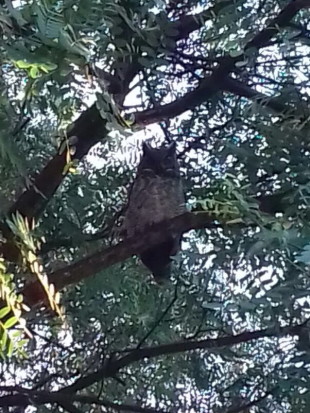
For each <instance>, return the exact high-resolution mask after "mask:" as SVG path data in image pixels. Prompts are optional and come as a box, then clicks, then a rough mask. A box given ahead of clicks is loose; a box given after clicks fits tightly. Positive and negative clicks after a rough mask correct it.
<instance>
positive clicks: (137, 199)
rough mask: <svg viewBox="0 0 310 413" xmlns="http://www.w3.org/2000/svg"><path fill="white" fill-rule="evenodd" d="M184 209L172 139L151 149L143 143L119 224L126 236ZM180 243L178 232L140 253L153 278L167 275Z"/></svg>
mask: <svg viewBox="0 0 310 413" xmlns="http://www.w3.org/2000/svg"><path fill="white" fill-rule="evenodd" d="M185 211H186V207H185V197H184V191H183V186H182V181H181V177H180V172H179V165H178V161H177V157H176V145H175V142H173V143H170V144H169V145H168V146H164V145H162V146H161V147H159V148H152V147H151V146H150V144H149V143H147V142H144V143H143V155H142V158H141V161H140V163H139V165H138V170H137V175H136V178H135V180H134V183H133V186H132V188H131V192H130V194H129V199H128V205H127V209H126V212H125V216H124V222H123V225H122V232H123V233H124V234H125V236H127V237H131V236H134V235H135V234H137V233H141V232H144V231H145V230H147V228H148V227H150V226H151V225H152V224H155V223H158V222H160V221H163V220H168V219H171V218H174V217H176V216H178V215H181V214H182V213H184V212H185ZM180 243H181V234H179V235H178V234H171V237H169V238H168V239H167V240H166V241H165V242H163V243H161V244H159V245H156V246H154V247H150V249H147V250H146V251H145V252H143V253H142V254H141V256H140V259H141V261H142V262H143V264H144V265H145V266H146V267H147V268H148V269H149V270H150V271H151V272H152V273H153V275H154V278H155V280H156V281H158V282H161V281H162V280H163V279H165V278H168V277H169V275H170V272H171V256H173V255H175V254H176V253H177V252H178V250H179V248H180Z"/></svg>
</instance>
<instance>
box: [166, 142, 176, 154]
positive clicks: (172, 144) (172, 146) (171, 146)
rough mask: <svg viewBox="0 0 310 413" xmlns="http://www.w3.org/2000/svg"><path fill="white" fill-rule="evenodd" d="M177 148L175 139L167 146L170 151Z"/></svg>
mask: <svg viewBox="0 0 310 413" xmlns="http://www.w3.org/2000/svg"><path fill="white" fill-rule="evenodd" d="M175 148H176V143H175V142H174V141H173V142H171V143H170V144H169V145H168V146H167V149H168V151H169V152H173V151H174V150H175Z"/></svg>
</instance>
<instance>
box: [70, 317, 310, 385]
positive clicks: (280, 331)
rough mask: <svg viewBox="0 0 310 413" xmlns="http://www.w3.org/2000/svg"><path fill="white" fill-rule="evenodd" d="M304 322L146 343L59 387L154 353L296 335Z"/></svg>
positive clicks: (93, 379) (110, 373) (106, 374)
mask: <svg viewBox="0 0 310 413" xmlns="http://www.w3.org/2000/svg"><path fill="white" fill-rule="evenodd" d="M304 324H305V323H303V324H298V325H295V326H287V327H280V328H277V329H276V330H275V329H264V330H257V331H252V332H246V333H242V334H238V335H235V336H226V337H220V338H216V339H206V340H197V341H189V340H187V341H181V342H176V343H170V344H163V345H159V346H154V347H146V348H142V349H134V350H133V351H132V352H130V353H129V354H127V355H125V356H123V357H119V358H116V359H113V358H112V359H111V361H110V362H108V363H106V364H105V365H104V366H103V367H102V368H100V369H98V370H97V371H95V372H93V373H90V374H88V375H87V376H84V377H81V378H79V379H78V380H77V381H76V382H75V383H73V384H72V385H70V386H67V387H66V388H65V389H63V390H62V391H66V392H77V391H79V390H82V389H85V388H87V387H88V386H90V385H92V384H93V383H96V382H98V381H100V380H102V378H104V377H113V376H115V374H116V373H117V372H118V371H119V370H120V369H122V368H124V367H126V366H129V365H131V364H132V363H134V362H137V361H139V360H143V359H146V358H147V359H150V358H154V357H160V356H163V355H168V354H178V353H184V352H188V351H193V350H206V349H214V348H215V349H218V348H221V347H226V346H232V345H236V344H240V343H247V342H249V341H252V340H258V339H260V338H264V337H283V336H286V335H292V336H294V335H298V334H299V332H300V331H301V330H302V328H303V327H304Z"/></svg>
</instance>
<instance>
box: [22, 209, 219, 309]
mask: <svg viewBox="0 0 310 413" xmlns="http://www.w3.org/2000/svg"><path fill="white" fill-rule="evenodd" d="M219 225H220V224H218V223H216V222H215V221H214V217H213V216H212V215H210V214H209V213H207V212H198V213H190V212H187V213H185V214H182V215H180V216H178V217H176V218H173V219H172V220H169V221H164V222H161V223H159V224H156V225H153V226H152V227H150V230H149V231H144V232H143V233H142V234H141V233H139V234H137V235H136V236H135V237H132V238H129V239H127V240H125V241H123V242H120V243H119V244H117V245H115V246H111V247H108V248H106V249H104V250H101V251H99V252H96V253H94V254H92V255H90V256H87V257H85V258H82V259H81V260H79V261H77V262H75V263H73V264H71V265H69V266H67V267H65V268H62V269H59V270H56V271H54V272H53V273H51V274H50V275H49V281H50V282H51V283H52V284H54V285H55V288H56V289H57V290H61V289H63V288H64V287H66V286H68V285H70V284H76V283H78V282H80V281H82V280H84V279H86V278H88V277H91V276H93V275H95V274H96V273H98V272H99V271H102V270H104V269H106V268H108V267H110V266H111V265H114V264H117V263H119V262H122V261H124V260H126V259H128V258H129V257H131V256H132V255H135V254H140V253H141V252H143V251H145V250H146V249H149V248H150V247H152V246H154V245H157V244H159V243H161V242H163V241H165V239H166V238H168V237H169V235H170V234H171V233H183V232H186V231H189V230H191V229H198V228H205V227H209V228H210V227H212V228H214V227H218V226H219ZM22 294H23V296H24V301H25V302H26V303H27V304H28V305H30V306H33V305H36V304H38V303H40V302H42V301H44V300H45V299H46V294H45V292H44V291H43V288H42V286H41V283H40V282H38V281H34V282H32V283H30V284H28V285H26V287H25V288H24V290H23V291H22Z"/></svg>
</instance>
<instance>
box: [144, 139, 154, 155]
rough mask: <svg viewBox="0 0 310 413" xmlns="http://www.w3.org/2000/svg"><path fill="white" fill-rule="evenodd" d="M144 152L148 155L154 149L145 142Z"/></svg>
mask: <svg viewBox="0 0 310 413" xmlns="http://www.w3.org/2000/svg"><path fill="white" fill-rule="evenodd" d="M142 151H143V154H144V155H147V154H149V153H150V152H151V151H152V147H151V146H150V144H149V143H148V142H147V141H144V142H143V143H142Z"/></svg>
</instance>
